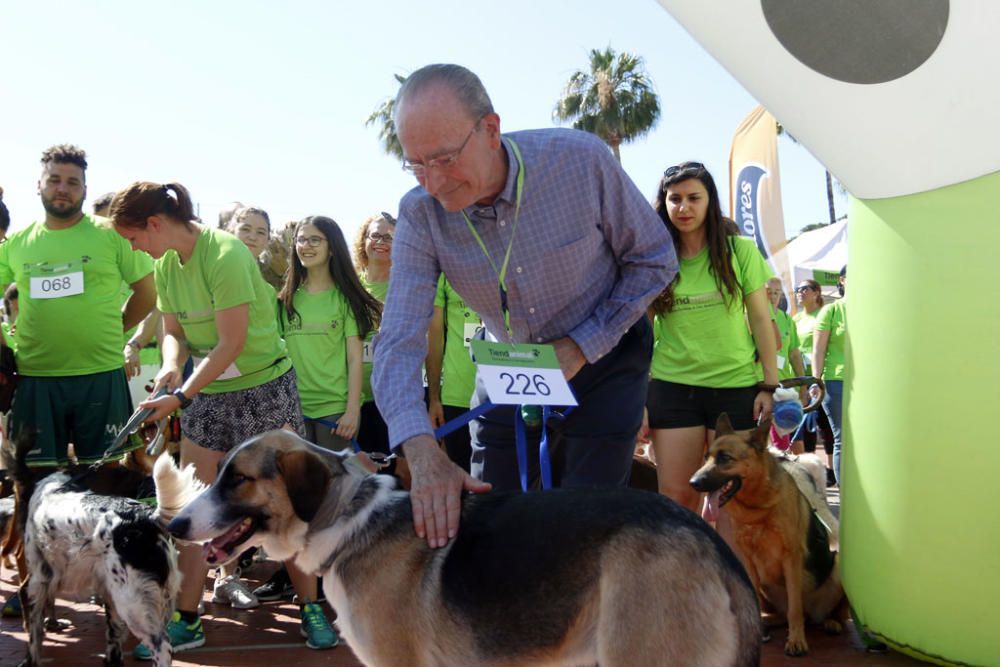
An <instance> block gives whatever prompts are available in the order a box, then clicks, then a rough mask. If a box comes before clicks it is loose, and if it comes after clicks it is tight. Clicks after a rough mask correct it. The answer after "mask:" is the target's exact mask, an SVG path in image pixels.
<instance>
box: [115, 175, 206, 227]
mask: <svg viewBox="0 0 1000 667" xmlns="http://www.w3.org/2000/svg"><path fill="white" fill-rule="evenodd" d="M152 215H162V216H165V217H167V218H169V219H171V220H174V221H176V222H179V223H182V224H185V225H187V224H190V223H191V222H194V221H197V220H198V216H197V215H195V213H194V204H193V203H192V202H191V195H190V194H189V193H188V191H187V188H185V187H184V186H183V185H181V184H180V183H164V184H162V185H161V184H160V183H153V182H151V181H136V182H135V183H133V184H132V185H130V186H128V187H127V188H125V189H124V190H121V191H120V192H118V193H117V194H116V195H115V198H114V200H113V201H112V202H111V211H110V216H111V220H112V222H114V224H116V225H118V226H119V227H129V228H132V229H145V228H146V223H147V219H148V218H149V217H150V216H152Z"/></svg>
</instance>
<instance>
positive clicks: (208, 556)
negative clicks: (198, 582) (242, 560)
mask: <svg viewBox="0 0 1000 667" xmlns="http://www.w3.org/2000/svg"><path fill="white" fill-rule="evenodd" d="M201 557H202V558H204V559H205V562H206V563H208V564H210V565H214V564H215V563H218V562H220V561H222V560H223V559H225V557H226V551H225V550H224V549H220V548H219V547H217V546H216V545H215V543H214V540H213V541H212V542H206V543H205V544H203V545H202V546H201Z"/></svg>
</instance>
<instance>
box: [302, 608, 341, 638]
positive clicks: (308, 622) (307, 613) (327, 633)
mask: <svg viewBox="0 0 1000 667" xmlns="http://www.w3.org/2000/svg"><path fill="white" fill-rule="evenodd" d="M299 631H300V632H301V633H302V636H303V637H305V639H306V646H308V647H309V648H315V649H323V648H333V647H334V646H336V645H337V644H338V643H339V642H340V638H339V637H338V636H337V631H336V630H334V629H333V626H331V625H330V621H328V620H326V615H324V614H323V609H322V607H320V606H319V605H318V604H316V603H315V602H306V603H305V604H304V605H302V621H301V622H300V624H299Z"/></svg>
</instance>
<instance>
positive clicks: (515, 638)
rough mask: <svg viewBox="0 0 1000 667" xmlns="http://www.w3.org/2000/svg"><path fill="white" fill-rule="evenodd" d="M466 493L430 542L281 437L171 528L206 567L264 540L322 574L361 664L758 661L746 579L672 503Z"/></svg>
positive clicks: (382, 479) (390, 501) (405, 511)
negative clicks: (448, 536)
mask: <svg viewBox="0 0 1000 667" xmlns="http://www.w3.org/2000/svg"><path fill="white" fill-rule="evenodd" d="M462 502H463V504H462V514H461V523H460V529H459V532H458V535H457V536H456V537H455V538H454V539H453V540H452V541H451V542H449V544H448V545H447V546H445V547H443V548H439V549H431V548H430V547H429V546H428V545H427V542H426V540H424V539H421V538H419V537H417V536H416V534H415V533H414V528H413V521H412V511H411V507H410V498H409V494H408V493H406V492H405V491H400V490H398V488H397V486H396V482H395V480H394V479H393V478H392V477H389V476H387V475H378V474H374V475H373V474H370V473H368V472H367V470H366V469H365V468H364V467H363V466H361V465H358V464H357V462H356V459H355V457H354V456H353V455H351V454H348V453H337V452H331V451H328V450H325V449H322V448H319V447H316V446H315V445H312V444H310V443H308V442H306V441H305V440H303V439H301V438H299V437H298V436H296V435H294V434H292V433H289V432H287V431H272V432H269V433H266V434H263V435H260V436H258V437H255V438H253V439H251V440H249V441H247V442H245V443H243V444H242V445H240V446H239V447H238V448H236V449H234V450H233V451H232V452H230V453H229V454H228V455H227V456H226V458H225V459H224V460H223V461H222V464H221V467H220V470H219V474H218V477H217V478H216V480H215V482H214V483H213V484H212V485H211V486H210V487H209V488H208V489H206V490H205V491H204V492H203V493H202V494H201V495H199V496H198V497H197V498H196V499H195V500H194V501H192V502H191V503H190V504H189V505H187V506H186V507H185V508H184V509H183V510H182V511H181V513H180V514H179V515H178V516H177V517H176V518H175V519H174V520H173V521H172V522H171V523H170V524H169V526H168V529H169V530H170V532H171V533H172V534H173V535H174V536H175V537H176V538H178V539H181V540H188V541H193V542H202V543H205V546H204V553H205V557H206V559H207V560H208V561H209V563H212V564H221V563H224V562H227V561H229V560H231V559H233V558H235V557H237V556H238V554H239V553H240V552H241V551H243V550H244V549H246V548H247V546H250V545H260V546H263V547H264V548H265V549H266V550H267V552H268V554H270V555H271V556H273V557H275V558H278V559H286V558H292V557H294V558H295V559H296V563H297V564H298V565H299V566H300V567H302V568H303V569H304V570H305V571H307V572H311V573H314V574H317V575H322V576H323V582H324V589H325V592H326V596H327V599H328V600H329V601H330V603H331V604H332V606H333V607H334V608H335V609H336V610H337V613H338V618H337V624H338V626H339V629H340V632H341V633H342V636H343V637H344V638H345V639H346V641H347V644H348V645H349V646H350V647H351V648H352V650H353V651H354V652H355V654H356V655H357V656H358V658H359V659H360V660H361V661H362V662H363V663H364V664H366V665H418V666H419V665H426V666H428V667H430V666H432V665H433V666H436V665H483V666H490V665H495V666H499V665H504V666H505V667H510V666H513V665H580V664H600V665H602V667H615V666H628V667H636V666H642V665H651V666H652V665H656V666H662V665H680V666H684V667H696V666H698V665H704V666H706V667H707V666H711V667H723V666H733V667H736V666H747V667H749V666H750V665H757V664H759V657H760V616H759V609H758V606H757V600H756V596H755V595H754V591H753V588H752V586H751V583H750V580H749V579H748V577H747V575H746V573H745V572H744V570H743V568H742V566H741V565H740V563H739V561H738V560H737V558H736V556H735V555H734V554H733V553H732V551H730V550H729V548H728V547H727V546H726V545H725V543H724V542H723V541H722V540H721V539H720V538H719V537H718V536H717V535H716V534H715V532H714V531H713V530H712V529H711V528H709V527H708V525H707V524H705V523H704V522H703V521H702V520H701V519H700V518H698V517H697V516H695V515H694V514H692V513H691V512H688V511H687V510H685V509H683V508H681V507H679V506H678V505H676V504H674V503H673V502H671V501H670V500H668V499H666V498H664V497H661V496H658V495H656V494H651V493H642V492H638V491H630V490H627V489H590V490H585V489H563V490H559V489H557V490H554V491H547V492H544V493H543V492H529V493H518V492H510V493H507V492H505V493H487V494H481V495H468V496H465V497H464V498H463V501H462ZM387 633H391V635H392V639H391V641H386V634H387Z"/></svg>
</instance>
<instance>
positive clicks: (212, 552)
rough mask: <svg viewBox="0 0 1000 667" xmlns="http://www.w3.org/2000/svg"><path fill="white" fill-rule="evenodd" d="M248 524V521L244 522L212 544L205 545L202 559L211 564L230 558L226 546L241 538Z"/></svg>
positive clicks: (217, 538) (202, 549)
mask: <svg viewBox="0 0 1000 667" xmlns="http://www.w3.org/2000/svg"><path fill="white" fill-rule="evenodd" d="M246 523H247V522H246V520H243V521H241V522H239V523H237V524H236V525H234V526H233V527H232V528H230V529H229V530H227V531H226V532H224V533H223V534H222V535H219V536H218V537H216V538H215V539H214V540H212V541H211V542H208V543H206V544H204V545H203V546H202V548H201V551H202V557H203V558H204V559H205V560H206V561H207V562H209V563H218V562H219V561H222V560H225V559H226V558H227V557H228V556H229V551H228V550H227V549H226V546H227V545H228V544H229V543H230V542H232V541H233V540H235V539H236V538H238V537H239V536H240V534H241V533H242V532H243V531H244V529H245V528H246Z"/></svg>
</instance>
